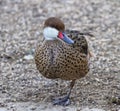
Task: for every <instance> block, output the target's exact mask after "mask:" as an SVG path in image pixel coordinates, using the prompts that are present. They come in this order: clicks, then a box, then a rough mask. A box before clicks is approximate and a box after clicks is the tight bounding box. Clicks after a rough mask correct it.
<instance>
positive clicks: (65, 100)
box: [53, 95, 70, 106]
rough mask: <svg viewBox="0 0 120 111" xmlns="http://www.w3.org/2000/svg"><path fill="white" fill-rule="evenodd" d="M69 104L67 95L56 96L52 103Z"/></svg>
mask: <svg viewBox="0 0 120 111" xmlns="http://www.w3.org/2000/svg"><path fill="white" fill-rule="evenodd" d="M69 104H70V98H69V96H68V95H67V96H65V97H63V98H57V99H54V100H53V105H61V106H68V105H69Z"/></svg>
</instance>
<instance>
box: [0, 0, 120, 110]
mask: <svg viewBox="0 0 120 111" xmlns="http://www.w3.org/2000/svg"><path fill="white" fill-rule="evenodd" d="M51 16H57V17H59V18H61V19H62V20H63V21H64V22H65V25H66V29H77V30H79V31H81V32H91V33H92V34H93V35H94V37H87V39H88V42H89V47H90V49H91V51H92V52H93V53H94V57H93V58H92V59H91V70H90V73H89V74H88V75H87V76H86V77H85V78H82V79H81V80H78V81H77V83H76V85H75V87H74V89H73V91H72V95H71V105H70V106H67V107H60V106H52V104H51V98H53V97H55V96H59V95H60V94H63V95H64V94H65V93H66V92H67V90H68V89H67V87H68V84H69V81H67V82H66V81H62V80H54V81H52V80H48V79H46V78H44V77H42V76H41V75H40V74H39V72H38V71H37V70H36V67H35V63H34V59H33V55H34V49H35V47H36V44H37V43H38V42H41V41H42V39H43V38H42V26H43V22H44V20H45V19H46V18H48V17H51ZM23 109H24V111H31V110H32V111H104V110H105V111H120V1H119V0H114V1H113V0H0V111H21V110H23Z"/></svg>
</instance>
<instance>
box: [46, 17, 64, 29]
mask: <svg viewBox="0 0 120 111" xmlns="http://www.w3.org/2000/svg"><path fill="white" fill-rule="evenodd" d="M44 27H53V28H56V29H57V30H59V31H64V30H65V25H64V23H63V22H62V21H61V20H60V19H59V18H56V17H50V18H48V19H47V20H46V21H45V23H44Z"/></svg>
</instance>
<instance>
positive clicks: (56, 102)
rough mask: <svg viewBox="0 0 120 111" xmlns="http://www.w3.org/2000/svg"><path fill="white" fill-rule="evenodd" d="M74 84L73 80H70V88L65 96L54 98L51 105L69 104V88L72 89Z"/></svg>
mask: <svg viewBox="0 0 120 111" xmlns="http://www.w3.org/2000/svg"><path fill="white" fill-rule="evenodd" d="M74 84H75V80H72V82H71V83H70V90H69V92H68V94H67V95H66V96H65V97H61V98H57V99H54V101H53V105H62V106H67V105H69V104H70V94H71V90H72V88H73V86H74Z"/></svg>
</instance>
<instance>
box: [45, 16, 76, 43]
mask: <svg viewBox="0 0 120 111" xmlns="http://www.w3.org/2000/svg"><path fill="white" fill-rule="evenodd" d="M64 30H65V25H64V23H63V22H62V21H61V20H60V19H59V18H56V17H50V18H48V19H47V20H46V21H45V23H44V30H43V35H44V37H45V39H46V40H55V39H61V40H63V41H64V42H66V43H68V44H73V43H74V41H73V40H72V39H71V38H69V37H68V36H67V35H66V34H65V33H64Z"/></svg>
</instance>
